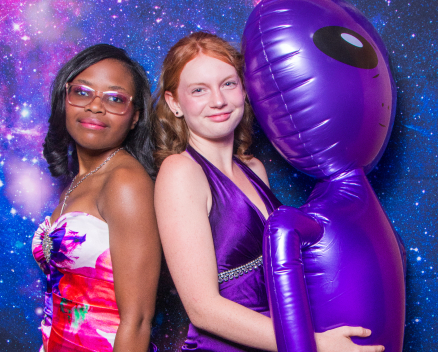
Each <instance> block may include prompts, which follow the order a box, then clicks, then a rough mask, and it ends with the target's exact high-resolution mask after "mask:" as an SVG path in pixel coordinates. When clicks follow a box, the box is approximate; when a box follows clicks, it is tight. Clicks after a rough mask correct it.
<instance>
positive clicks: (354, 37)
mask: <svg viewBox="0 0 438 352" xmlns="http://www.w3.org/2000/svg"><path fill="white" fill-rule="evenodd" d="M313 43H314V44H315V45H316V47H317V48H318V49H319V50H321V51H322V52H323V53H324V54H326V55H328V56H330V57H331V58H333V59H335V60H337V61H339V62H342V63H344V64H347V65H350V66H353V67H357V68H365V69H372V68H375V67H376V66H377V64H378V59H377V54H376V52H375V51H374V48H373V47H372V46H371V44H370V43H369V42H368V41H367V40H366V39H365V38H364V37H362V36H361V35H360V34H359V33H356V32H355V31H352V30H351V29H348V28H345V27H338V26H328V27H323V28H320V29H318V30H317V31H316V32H315V34H314V35H313Z"/></svg>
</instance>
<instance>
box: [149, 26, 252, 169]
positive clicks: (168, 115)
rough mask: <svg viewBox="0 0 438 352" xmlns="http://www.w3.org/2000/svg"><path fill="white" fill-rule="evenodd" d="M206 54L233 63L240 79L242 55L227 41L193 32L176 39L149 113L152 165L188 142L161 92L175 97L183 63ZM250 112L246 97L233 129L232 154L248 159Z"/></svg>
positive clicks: (183, 124)
mask: <svg viewBox="0 0 438 352" xmlns="http://www.w3.org/2000/svg"><path fill="white" fill-rule="evenodd" d="M201 53H202V54H204V55H208V56H210V57H213V58H215V59H218V60H221V61H223V62H225V63H227V64H229V65H231V66H233V67H234V68H235V69H236V71H237V74H238V76H239V78H240V81H241V82H242V85H243V84H244V81H243V64H244V61H243V55H241V54H240V53H239V51H238V50H236V49H235V48H234V47H233V46H232V45H231V44H230V43H228V42H227V41H225V40H223V39H222V38H219V37H218V36H216V35H214V34H211V33H208V32H195V33H192V34H190V35H189V36H187V37H184V38H182V39H180V40H179V41H178V42H177V43H176V44H175V45H174V46H173V47H172V48H171V49H170V50H169V52H168V53H167V56H166V58H165V59H164V62H163V67H162V69H161V75H160V79H159V82H158V87H157V90H156V92H155V93H154V98H153V105H154V107H155V111H154V113H153V115H152V122H153V130H154V138H155V145H156V150H155V152H154V158H155V164H156V166H157V167H158V168H159V167H160V166H161V164H162V163H163V161H164V159H165V158H166V157H168V156H169V155H172V154H179V153H182V152H183V151H184V150H186V148H187V145H188V141H189V129H188V127H187V124H186V122H185V119H184V118H177V117H176V116H175V115H174V114H173V113H172V111H171V110H170V108H169V107H168V105H167V103H166V100H165V93H166V92H170V93H172V96H173V97H175V98H176V99H177V98H178V96H177V89H178V85H179V80H180V76H181V72H182V70H183V69H184V66H185V65H186V64H187V63H188V62H189V61H191V60H193V59H194V58H195V57H196V56H197V55H199V54H201ZM252 122H253V115H252V111H251V107H250V105H249V102H248V100H247V99H245V108H244V113H243V118H242V121H241V122H240V123H239V125H238V126H237V127H236V129H235V130H234V153H235V154H237V156H238V157H239V158H240V159H241V160H248V159H251V158H252V155H250V154H248V148H249V147H250V145H251V142H252V139H251V135H252Z"/></svg>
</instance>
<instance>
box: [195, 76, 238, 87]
mask: <svg viewBox="0 0 438 352" xmlns="http://www.w3.org/2000/svg"><path fill="white" fill-rule="evenodd" d="M230 78H237V79H238V80H239V81H240V77H239V75H238V74H237V73H233V74H231V75H229V76H227V77H225V78H224V79H223V80H222V81H221V82H222V83H223V82H225V81H227V80H229V79H230ZM202 85H208V84H207V83H203V82H199V83H190V84H189V85H188V86H187V87H192V86H202Z"/></svg>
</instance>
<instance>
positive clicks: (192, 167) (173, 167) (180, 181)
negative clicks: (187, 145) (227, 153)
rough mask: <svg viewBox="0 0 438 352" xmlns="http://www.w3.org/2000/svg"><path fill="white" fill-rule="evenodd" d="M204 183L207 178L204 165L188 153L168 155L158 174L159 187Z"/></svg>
mask: <svg viewBox="0 0 438 352" xmlns="http://www.w3.org/2000/svg"><path fill="white" fill-rule="evenodd" d="M199 182H200V183H201V184H204V183H206V182H207V178H206V176H205V174H204V171H203V170H202V167H201V166H200V165H199V164H198V163H197V162H196V161H194V160H193V159H192V158H191V157H190V156H189V155H187V154H186V153H181V154H174V155H170V156H168V157H167V158H166V159H165V160H164V161H163V164H162V165H161V167H160V171H159V172H158V176H157V181H156V183H157V187H158V188H160V187H161V185H163V184H166V185H169V184H175V185H178V186H179V187H183V186H190V185H196V184H199Z"/></svg>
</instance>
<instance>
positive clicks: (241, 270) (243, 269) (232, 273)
mask: <svg viewBox="0 0 438 352" xmlns="http://www.w3.org/2000/svg"><path fill="white" fill-rule="evenodd" d="M262 264H263V256H260V257H258V258H256V259H254V260H252V261H250V262H249V263H246V264H244V265H241V266H238V267H237V268H234V269H230V270H227V271H223V272H221V273H220V274H218V275H217V277H218V282H219V283H220V284H221V283H222V282H224V281H225V282H227V281H228V280H233V279H234V278H236V279H237V278H238V277H239V276H242V275H243V274H248V272H249V271H252V269H254V270H256V269H258V268H259V266H261V265H262Z"/></svg>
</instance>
